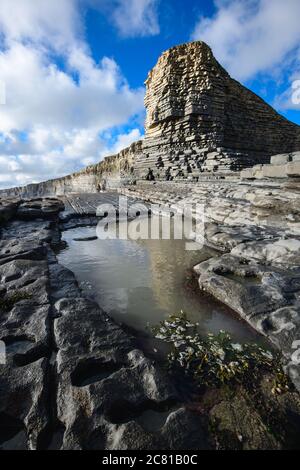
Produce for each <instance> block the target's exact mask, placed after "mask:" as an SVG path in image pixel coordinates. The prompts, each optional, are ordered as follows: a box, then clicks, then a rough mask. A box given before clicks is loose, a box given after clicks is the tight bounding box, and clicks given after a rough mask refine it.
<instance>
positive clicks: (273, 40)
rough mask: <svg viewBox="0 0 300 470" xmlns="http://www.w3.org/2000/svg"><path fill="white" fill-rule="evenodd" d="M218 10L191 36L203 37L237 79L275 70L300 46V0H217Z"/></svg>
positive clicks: (204, 20) (198, 25)
mask: <svg viewBox="0 0 300 470" xmlns="http://www.w3.org/2000/svg"><path fill="white" fill-rule="evenodd" d="M215 5H216V8H217V12H216V14H215V15H214V16H213V17H212V18H205V17H201V18H200V19H199V21H198V23H197V25H196V27H195V29H194V32H193V34H192V39H195V40H196V39H197V40H198V39H201V40H203V41H205V42H207V43H208V44H209V45H210V46H211V47H212V49H213V51H214V53H215V55H216V57H217V59H218V60H219V61H220V62H221V63H222V64H223V65H224V66H225V67H226V68H227V69H228V70H229V72H230V73H231V74H232V75H233V76H234V77H235V78H238V79H241V80H247V79H250V78H253V77H254V76H255V75H256V74H257V73H259V72H270V73H271V72H272V71H273V69H274V67H277V66H278V65H282V62H283V61H287V60H289V57H288V56H289V53H291V52H292V51H293V50H294V49H299V50H300V47H299V44H300V26H299V18H300V2H299V0H284V1H282V0H272V1H271V0H215Z"/></svg>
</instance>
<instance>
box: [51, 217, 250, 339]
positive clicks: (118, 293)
mask: <svg viewBox="0 0 300 470" xmlns="http://www.w3.org/2000/svg"><path fill="white" fill-rule="evenodd" d="M120 223H122V222H120ZM93 235H95V228H77V229H73V230H69V231H67V232H65V233H64V235H63V239H64V240H65V241H66V242H67V247H66V248H65V249H64V250H63V251H61V252H60V253H59V255H58V258H59V261H60V263H62V264H63V265H64V266H66V267H67V268H69V269H71V270H72V271H73V272H74V273H75V275H76V277H77V279H78V281H79V282H81V283H82V285H81V286H82V288H83V289H84V290H85V291H86V293H87V294H89V295H91V293H92V294H93V297H94V298H95V300H96V301H97V302H98V303H99V305H101V307H102V308H103V309H104V310H105V311H106V312H107V313H109V314H110V315H111V316H113V317H114V318H115V319H116V320H118V321H120V322H123V323H126V324H127V325H129V326H131V327H133V328H135V329H139V330H145V329H146V328H147V325H148V324H150V325H154V324H157V323H158V322H159V321H161V320H163V319H164V318H166V317H167V316H168V315H169V314H170V313H175V312H179V311H180V310H184V311H185V312H187V313H188V315H189V317H190V318H191V319H192V320H194V321H197V322H199V323H200V326H199V328H200V331H201V332H202V333H203V334H206V333H207V332H218V331H219V330H220V329H224V330H227V331H229V332H231V334H232V336H233V337H234V338H235V339H236V340H239V341H245V340H256V339H257V338H258V336H257V335H256V334H255V332H254V331H253V330H252V329H251V328H250V327H249V326H248V325H247V324H246V323H244V322H243V321H241V320H240V319H239V318H238V316H235V315H233V314H232V313H231V312H230V311H228V309H227V308H226V307H225V306H222V305H220V304H219V303H217V302H214V301H213V300H212V299H211V298H208V297H206V296H205V295H203V294H201V292H200V291H198V290H196V291H194V290H193V291H192V290H188V289H187V288H186V286H185V280H186V275H187V270H188V269H190V268H191V267H192V266H193V265H195V264H197V263H199V262H200V261H204V260H205V259H208V258H209V257H210V256H212V252H211V251H210V250H208V249H202V250H200V251H186V250H185V241H184V240H138V241H132V240H120V239H116V240H93V241H74V238H83V237H91V236H93Z"/></svg>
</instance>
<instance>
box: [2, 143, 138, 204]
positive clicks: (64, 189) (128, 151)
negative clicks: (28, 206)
mask: <svg viewBox="0 0 300 470" xmlns="http://www.w3.org/2000/svg"><path fill="white" fill-rule="evenodd" d="M141 151H142V143H141V141H138V142H135V143H133V144H132V145H130V146H129V147H127V148H125V149H124V150H121V151H120V152H119V153H118V154H116V155H112V156H110V157H106V158H105V159H104V160H103V161H101V162H100V163H98V164H96V165H90V166H88V167H86V168H85V169H84V170H82V171H79V172H77V173H73V174H71V175H68V176H65V177H62V178H57V179H53V180H48V181H44V182H42V183H36V184H29V185H27V186H24V187H16V188H11V189H7V190H2V191H0V196H2V197H3V198H7V197H22V198H36V197H41V196H43V197H45V196H61V195H64V194H69V193H97V192H99V191H102V190H104V189H106V188H108V189H109V188H110V189H112V188H116V187H119V186H122V185H124V184H130V183H131V181H132V179H133V178H134V161H135V158H136V157H137V156H138V155H139V154H140V152H141Z"/></svg>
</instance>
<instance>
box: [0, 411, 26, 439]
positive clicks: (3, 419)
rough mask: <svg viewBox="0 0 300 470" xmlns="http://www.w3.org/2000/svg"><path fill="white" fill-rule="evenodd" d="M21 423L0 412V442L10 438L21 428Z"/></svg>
mask: <svg viewBox="0 0 300 470" xmlns="http://www.w3.org/2000/svg"><path fill="white" fill-rule="evenodd" d="M23 427H24V426H23V423H22V422H21V421H20V420H18V419H16V418H14V417H12V416H9V415H8V414H6V413H0V444H3V443H4V442H6V441H9V440H11V439H12V438H13V437H15V436H16V435H17V434H19V433H20V431H22V430H23Z"/></svg>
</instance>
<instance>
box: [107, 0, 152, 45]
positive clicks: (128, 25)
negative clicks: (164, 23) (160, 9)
mask: <svg viewBox="0 0 300 470" xmlns="http://www.w3.org/2000/svg"><path fill="white" fill-rule="evenodd" d="M114 3H115V8H114V9H113V11H112V20H113V22H114V24H115V26H116V27H117V29H118V31H119V33H120V35H121V36H123V37H136V36H154V35H156V34H159V31H160V28H159V22H158V14H157V3H158V0H115V2H114Z"/></svg>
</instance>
